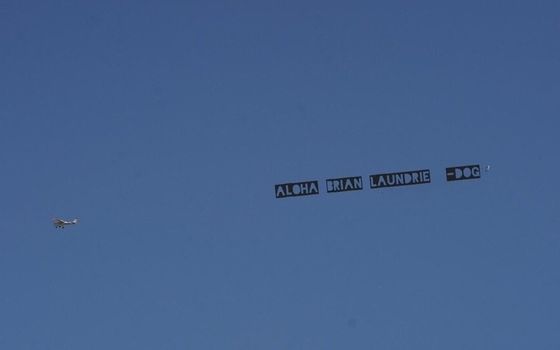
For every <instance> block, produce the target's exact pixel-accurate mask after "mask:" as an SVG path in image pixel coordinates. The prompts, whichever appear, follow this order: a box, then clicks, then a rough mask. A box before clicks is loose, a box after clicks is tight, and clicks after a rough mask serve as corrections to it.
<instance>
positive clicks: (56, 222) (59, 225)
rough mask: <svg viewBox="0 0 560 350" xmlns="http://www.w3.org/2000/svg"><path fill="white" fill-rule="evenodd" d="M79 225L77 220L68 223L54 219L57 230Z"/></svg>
mask: <svg viewBox="0 0 560 350" xmlns="http://www.w3.org/2000/svg"><path fill="white" fill-rule="evenodd" d="M77 223H78V219H77V218H76V219H74V220H71V221H66V220H62V219H58V218H56V219H53V225H54V227H56V228H64V227H65V226H68V225H76V224H77Z"/></svg>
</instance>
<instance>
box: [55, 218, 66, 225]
mask: <svg viewBox="0 0 560 350" xmlns="http://www.w3.org/2000/svg"><path fill="white" fill-rule="evenodd" d="M53 224H55V225H57V224H58V225H62V224H64V220H61V219H53Z"/></svg>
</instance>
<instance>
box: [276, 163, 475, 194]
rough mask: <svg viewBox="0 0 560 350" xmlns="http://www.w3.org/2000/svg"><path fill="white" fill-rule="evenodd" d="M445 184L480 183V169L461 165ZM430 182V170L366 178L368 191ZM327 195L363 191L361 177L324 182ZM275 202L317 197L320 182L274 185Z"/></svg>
mask: <svg viewBox="0 0 560 350" xmlns="http://www.w3.org/2000/svg"><path fill="white" fill-rule="evenodd" d="M445 175H446V180H447V182H451V181H457V180H473V179H480V165H478V164H474V165H461V166H455V167H447V168H445ZM431 182H432V175H431V172H430V169H421V170H410V171H400V172H394V173H380V174H373V175H369V185H370V188H371V189H381V188H388V187H399V186H410V185H422V184H429V183H431ZM325 188H326V191H327V193H339V192H350V191H361V190H363V182H362V177H361V176H349V177H339V178H330V179H326V180H325ZM274 193H275V195H276V198H288V197H301V196H309V195H317V194H319V181H318V180H311V181H300V182H288V183H282V184H277V185H274Z"/></svg>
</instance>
